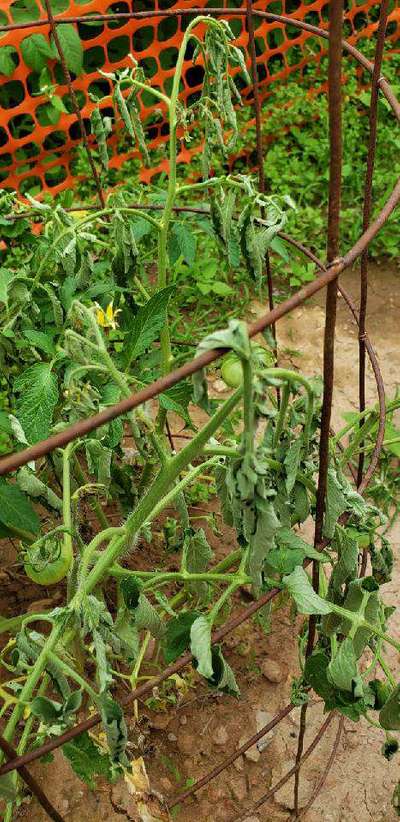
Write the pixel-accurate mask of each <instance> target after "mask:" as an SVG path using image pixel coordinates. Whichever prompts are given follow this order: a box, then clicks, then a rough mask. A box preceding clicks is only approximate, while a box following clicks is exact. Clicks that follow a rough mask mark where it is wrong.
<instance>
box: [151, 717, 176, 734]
mask: <svg viewBox="0 0 400 822" xmlns="http://www.w3.org/2000/svg"><path fill="white" fill-rule="evenodd" d="M170 722H171V717H170V716H169V715H168V714H167V713H165V714H163V713H159V714H154V715H153V716H152V717H151V719H150V724H151V727H152V728H156V730H157V731H164V730H165V728H166V727H167V725H169V723H170Z"/></svg>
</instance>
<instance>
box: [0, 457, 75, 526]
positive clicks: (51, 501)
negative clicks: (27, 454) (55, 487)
mask: <svg viewBox="0 0 400 822" xmlns="http://www.w3.org/2000/svg"><path fill="white" fill-rule="evenodd" d="M17 484H18V487H19V488H20V489H21V491H25V493H26V494H28V496H29V497H34V498H35V499H39V498H42V499H44V500H46V502H47V504H48V505H50V507H51V508H54V509H55V510H56V511H60V512H61V511H62V499H60V497H58V496H57V494H55V493H54V491H52V490H51V488H49V487H48V486H47V485H45V483H44V482H42V480H40V479H39V478H38V477H37V476H36V474H35V473H34V472H33V471H31V469H30V468H28V466H27V465H24V466H23V467H22V468H20V470H19V471H18V474H17ZM0 519H1V513H0Z"/></svg>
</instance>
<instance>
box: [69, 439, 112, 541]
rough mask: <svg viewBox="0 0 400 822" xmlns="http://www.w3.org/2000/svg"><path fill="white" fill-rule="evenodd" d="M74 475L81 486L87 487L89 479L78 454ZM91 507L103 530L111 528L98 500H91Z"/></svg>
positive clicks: (75, 460)
mask: <svg viewBox="0 0 400 822" xmlns="http://www.w3.org/2000/svg"><path fill="white" fill-rule="evenodd" d="M74 474H75V476H76V479H77V481H78V483H79V485H87V482H88V478H87V477H86V476H85V473H84V471H83V470H82V466H81V464H80V462H79V460H78V457H77V456H76V454H75V455H74ZM89 504H90V507H91V508H92V509H93V511H94V513H95V514H96V518H97V521H98V523H99V525H100V526H101V527H102V528H109V527H110V523H109V521H108V519H107V517H106V515H105V513H104V511H103V509H102V507H101V505H100V503H99V501H98V500H97V499H96V500H89Z"/></svg>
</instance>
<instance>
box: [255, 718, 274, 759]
mask: <svg viewBox="0 0 400 822" xmlns="http://www.w3.org/2000/svg"><path fill="white" fill-rule="evenodd" d="M272 719H273V715H272V714H270V713H269V712H268V711H256V728H257V731H261V729H262V728H264V726H265V725H268V723H269V722H271V720H272ZM274 736H275V728H271V730H270V731H268V733H267V734H265V736H262V737H261V739H259V740H258V742H257V749H258V750H259V751H260V753H262V751H265V749H266V748H268V745H270V744H271V742H272V740H273V738H274Z"/></svg>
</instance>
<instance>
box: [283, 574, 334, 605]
mask: <svg viewBox="0 0 400 822" xmlns="http://www.w3.org/2000/svg"><path fill="white" fill-rule="evenodd" d="M282 584H283V586H284V588H286V590H287V591H288V592H289V594H290V595H291V596H292V597H293V599H294V601H295V603H296V605H297V610H298V611H299V613H300V614H329V613H330V612H331V610H332V609H331V606H330V604H329V602H326V601H325V600H324V599H322V598H321V597H320V596H318V594H316V593H315V591H314V589H313V587H312V585H311V582H310V580H309V578H308V576H307V574H306V572H305V570H304V568H300V567H298V568H295V570H294V571H292V573H291V574H289V576H286V577H283V579H282Z"/></svg>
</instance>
